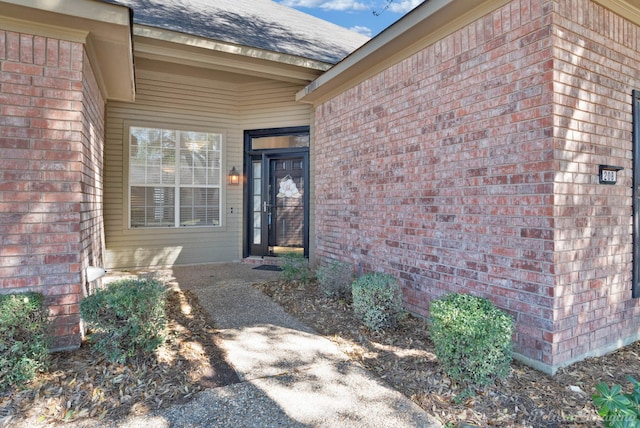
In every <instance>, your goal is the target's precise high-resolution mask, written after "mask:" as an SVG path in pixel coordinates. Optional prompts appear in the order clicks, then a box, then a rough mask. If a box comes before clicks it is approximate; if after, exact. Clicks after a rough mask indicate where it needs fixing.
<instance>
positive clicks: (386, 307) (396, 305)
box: [351, 273, 405, 331]
mask: <svg viewBox="0 0 640 428" xmlns="http://www.w3.org/2000/svg"><path fill="white" fill-rule="evenodd" d="M351 293H352V296H353V310H354V312H355V315H356V317H358V318H359V319H360V320H361V321H362V322H363V323H364V325H366V326H367V327H369V328H370V329H371V330H375V331H379V330H383V329H386V328H391V327H395V326H396V324H397V323H398V321H399V320H400V319H401V318H402V317H404V316H405V311H404V308H403V306H402V291H401V290H400V286H399V285H398V282H397V281H396V279H395V278H394V277H393V276H391V275H388V274H383V273H369V274H366V275H363V276H361V277H360V278H358V279H357V280H356V281H355V282H354V283H353V285H352V288H351Z"/></svg>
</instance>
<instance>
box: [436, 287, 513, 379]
mask: <svg viewBox="0 0 640 428" xmlns="http://www.w3.org/2000/svg"><path fill="white" fill-rule="evenodd" d="M430 313H431V317H430V324H429V332H430V335H431V340H432V341H433V344H434V345H435V352H436V356H437V357H438V361H440V363H441V364H442V365H443V366H444V369H445V371H446V373H447V374H448V375H449V377H451V378H452V379H453V380H456V381H458V382H462V383H464V384H466V385H467V386H487V385H489V384H491V383H492V382H494V381H495V379H496V378H504V377H506V376H507V375H508V374H509V370H510V367H511V353H512V347H511V337H512V335H513V332H514V326H513V319H512V318H511V317H510V316H509V315H508V314H507V313H505V312H504V311H501V310H500V309H498V308H497V307H495V306H494V305H493V303H491V302H490V301H489V300H487V299H484V298H481V297H476V296H472V295H469V294H458V293H454V294H449V295H447V296H444V297H442V298H440V299H438V300H435V301H433V302H432V303H431V308H430Z"/></svg>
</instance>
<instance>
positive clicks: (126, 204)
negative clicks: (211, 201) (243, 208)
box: [122, 120, 228, 233]
mask: <svg viewBox="0 0 640 428" xmlns="http://www.w3.org/2000/svg"><path fill="white" fill-rule="evenodd" d="M131 128H150V129H164V130H172V131H178V132H202V133H208V134H216V135H219V136H220V184H219V185H218V186H193V187H202V188H208V189H209V188H210V189H219V192H220V195H219V204H220V205H219V216H220V217H219V220H218V221H219V224H218V225H217V226H216V225H201V226H189V227H185V226H180V224H179V218H180V215H179V214H180V206H179V200H180V197H179V191H180V182H179V175H180V171H179V168H176V181H175V183H174V184H173V185H172V186H171V187H172V188H174V189H175V191H176V193H175V195H174V214H175V215H174V217H175V218H174V225H173V226H158V227H144V226H142V227H132V226H131V187H132V186H131V167H130V162H129V160H130V157H129V156H130V147H131ZM122 138H123V144H122V150H123V153H122V160H123V164H122V166H123V180H122V182H123V195H125V197H124V198H123V207H122V208H123V212H125V213H126V216H125V218H126V219H127V223H126V224H123V229H124V230H136V231H151V232H153V231H155V230H163V231H165V232H166V231H169V230H179V231H181V232H187V231H193V230H198V229H202V228H207V229H210V230H211V229H214V230H223V231H226V229H227V222H226V192H227V188H228V184H227V181H226V172H225V171H226V170H225V165H226V164H227V157H228V156H227V147H226V140H227V134H226V131H221V130H217V129H213V128H206V127H191V126H184V125H179V124H175V123H159V122H151V121H136V120H131V121H125V122H124V123H123V134H122ZM178 144H179V141H178ZM177 150H178V153H179V148H178V149H177ZM178 159H179V157H176V162H178ZM141 187H152V186H146V185H141ZM165 232H163V233H165Z"/></svg>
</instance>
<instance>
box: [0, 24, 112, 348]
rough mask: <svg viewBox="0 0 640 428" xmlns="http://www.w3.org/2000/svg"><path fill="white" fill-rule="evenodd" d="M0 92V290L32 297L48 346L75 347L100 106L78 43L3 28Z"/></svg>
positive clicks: (94, 208)
mask: <svg viewBox="0 0 640 428" xmlns="http://www.w3.org/2000/svg"><path fill="white" fill-rule="evenodd" d="M0 89H1V90H0V153H2V156H0V292H14V291H15V292H18V291H20V292H21V291H39V292H42V293H43V294H44V295H45V296H46V303H47V304H48V305H49V309H50V313H51V315H52V317H53V321H54V328H55V335H56V342H55V344H54V348H69V347H74V346H78V345H79V343H80V339H81V331H80V316H79V302H80V300H81V298H82V295H83V285H82V284H83V282H82V272H83V267H84V265H85V264H86V263H87V262H88V261H89V260H90V259H91V257H94V259H95V258H99V257H101V252H100V251H96V250H95V249H93V248H92V245H91V244H90V243H89V242H90V241H91V239H90V238H89V235H90V233H97V232H98V231H97V230H95V229H96V228H98V227H99V226H97V218H98V217H99V215H100V214H98V213H99V210H100V206H99V205H96V204H95V203H92V202H91V198H93V197H94V195H99V194H100V187H101V180H100V178H99V177H100V174H99V168H100V167H99V163H97V162H99V160H100V159H101V150H102V139H103V137H102V135H103V132H102V129H103V124H102V123H103V119H102V118H103V104H104V101H103V100H102V97H101V96H100V95H99V92H98V91H97V89H96V84H95V81H94V78H93V76H92V73H91V70H90V68H89V67H88V64H87V61H86V57H85V54H84V47H83V45H82V44H79V43H72V42H67V41H63V40H56V39H51V38H45V37H38V36H32V35H29V34H18V33H14V32H8V31H0Z"/></svg>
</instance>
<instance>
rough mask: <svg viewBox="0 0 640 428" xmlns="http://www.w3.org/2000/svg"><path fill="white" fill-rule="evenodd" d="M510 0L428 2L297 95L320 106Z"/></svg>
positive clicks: (302, 99)
mask: <svg viewBox="0 0 640 428" xmlns="http://www.w3.org/2000/svg"><path fill="white" fill-rule="evenodd" d="M509 1H510V0H428V1H426V2H424V3H423V4H422V5H420V6H418V7H417V8H416V9H414V10H413V11H411V12H410V13H409V14H407V15H406V16H405V17H403V18H402V19H400V20H399V21H398V22H396V23H395V24H393V25H391V26H390V27H389V28H387V29H386V30H385V31H383V32H382V33H380V34H379V35H378V36H376V37H374V38H373V39H371V40H370V41H369V42H367V43H366V44H365V45H363V46H362V47H360V48H359V49H357V50H356V51H355V52H353V53H352V54H351V55H349V56H348V57H346V58H345V59H344V60H342V61H341V62H340V63H338V64H337V65H335V66H334V67H333V68H331V69H330V70H329V71H327V72H326V73H324V74H323V75H321V76H320V77H319V78H318V79H316V80H314V81H313V82H311V83H310V84H309V85H307V86H306V87H305V88H304V89H302V90H301V91H299V92H298V93H297V94H296V100H298V101H300V102H305V103H311V104H316V105H317V104H319V103H321V102H323V101H326V100H327V99H329V98H331V97H333V96H335V95H337V94H339V93H341V92H344V91H345V90H346V89H348V88H350V87H353V86H355V85H357V84H358V83H359V82H362V81H364V80H366V79H367V78H369V77H372V76H374V75H376V74H378V73H380V72H381V71H383V70H385V69H387V68H389V67H390V66H392V65H393V64H396V63H398V62H400V61H402V60H403V59H405V58H408V57H409V56H411V55H413V54H415V53H416V52H418V51H420V50H421V49H423V48H424V47H425V46H428V45H430V44H432V43H435V42H436V41H438V40H440V39H441V38H443V37H445V36H447V35H448V34H451V33H453V32H454V31H456V30H458V29H460V28H462V27H464V26H465V25H468V24H470V23H471V22H473V21H475V20H477V19H478V18H480V17H482V16H484V15H486V14H487V13H489V12H491V11H492V10H495V9H497V8H499V7H501V6H504V5H505V4H507V3H509Z"/></svg>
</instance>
